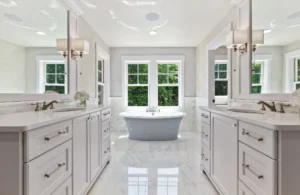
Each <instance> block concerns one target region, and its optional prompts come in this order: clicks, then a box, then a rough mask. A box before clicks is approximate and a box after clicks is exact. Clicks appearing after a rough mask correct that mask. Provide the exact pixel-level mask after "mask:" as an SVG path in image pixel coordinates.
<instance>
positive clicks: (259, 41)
mask: <svg viewBox="0 0 300 195" xmlns="http://www.w3.org/2000/svg"><path fill="white" fill-rule="evenodd" d="M226 39H227V40H226V41H227V48H229V49H233V50H234V52H237V51H241V53H247V52H248V43H247V42H248V33H247V31H245V30H235V31H231V32H230V33H229V34H228V35H227V38H226ZM263 44H264V30H254V31H252V51H253V52H255V51H256V49H257V47H258V46H260V45H263Z"/></svg>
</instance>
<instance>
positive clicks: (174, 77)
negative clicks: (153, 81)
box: [169, 74, 178, 84]
mask: <svg viewBox="0 0 300 195" xmlns="http://www.w3.org/2000/svg"><path fill="white" fill-rule="evenodd" d="M169 83H170V84H177V83H178V75H175V74H174V75H173V74H171V75H169Z"/></svg>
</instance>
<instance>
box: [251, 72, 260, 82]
mask: <svg viewBox="0 0 300 195" xmlns="http://www.w3.org/2000/svg"><path fill="white" fill-rule="evenodd" d="M260 79H261V75H260V74H252V84H260Z"/></svg>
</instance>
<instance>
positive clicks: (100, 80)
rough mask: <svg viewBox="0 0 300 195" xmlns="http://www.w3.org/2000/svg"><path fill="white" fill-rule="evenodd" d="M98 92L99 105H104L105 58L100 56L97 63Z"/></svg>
mask: <svg viewBox="0 0 300 195" xmlns="http://www.w3.org/2000/svg"><path fill="white" fill-rule="evenodd" d="M97 77H98V79H97V93H98V105H103V98H104V60H103V59H101V58H98V64H97Z"/></svg>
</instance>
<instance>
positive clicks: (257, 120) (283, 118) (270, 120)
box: [200, 107, 300, 131]
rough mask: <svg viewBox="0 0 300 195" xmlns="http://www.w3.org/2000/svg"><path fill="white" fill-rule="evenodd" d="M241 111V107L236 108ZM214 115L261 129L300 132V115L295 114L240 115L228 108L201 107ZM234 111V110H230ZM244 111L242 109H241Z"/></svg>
mask: <svg viewBox="0 0 300 195" xmlns="http://www.w3.org/2000/svg"><path fill="white" fill-rule="evenodd" d="M234 108H236V109H239V107H234ZM200 109H202V110H206V111H209V112H212V113H216V114H220V115H223V116H225V117H229V118H233V119H237V120H239V121H243V122H246V123H251V124H254V125H258V126H261V127H265V128H268V129H271V130H276V131H300V115H299V114H295V113H277V112H262V114H257V113H238V112H231V111H228V110H227V109H229V108H226V107H220V108H219V107H216V108H208V107H200ZM230 109H232V108H230ZM240 109H242V108H240Z"/></svg>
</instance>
